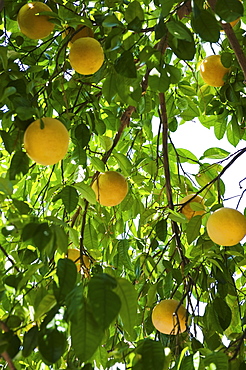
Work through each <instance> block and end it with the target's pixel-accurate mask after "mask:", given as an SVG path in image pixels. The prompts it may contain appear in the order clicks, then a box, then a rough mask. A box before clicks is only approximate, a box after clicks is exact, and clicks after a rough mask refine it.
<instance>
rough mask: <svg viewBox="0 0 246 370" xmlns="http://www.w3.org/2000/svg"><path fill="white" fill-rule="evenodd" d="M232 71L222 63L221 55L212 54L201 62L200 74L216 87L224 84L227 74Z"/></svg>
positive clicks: (207, 82) (204, 79)
mask: <svg viewBox="0 0 246 370" xmlns="http://www.w3.org/2000/svg"><path fill="white" fill-rule="evenodd" d="M229 71H230V69H229V68H226V67H224V66H223V64H222V63H221V56H220V55H210V56H208V57H207V58H205V59H203V61H202V62H201V64H200V74H201V77H202V79H203V81H204V82H205V83H206V84H208V85H210V86H214V87H220V86H223V85H224V83H225V81H224V77H225V75H226V74H227V73H228V72H229Z"/></svg>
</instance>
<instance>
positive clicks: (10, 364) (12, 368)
mask: <svg viewBox="0 0 246 370" xmlns="http://www.w3.org/2000/svg"><path fill="white" fill-rule="evenodd" d="M0 326H1V329H2V330H3V331H4V332H5V333H7V332H8V331H9V328H8V326H7V325H6V324H5V322H3V321H1V320H0ZM1 356H2V358H3V359H4V360H5V361H6V362H7V364H8V367H9V368H10V370H17V369H16V367H15V365H14V363H13V361H12V359H11V357H10V356H9V354H8V352H7V351H3V352H2V353H1Z"/></svg>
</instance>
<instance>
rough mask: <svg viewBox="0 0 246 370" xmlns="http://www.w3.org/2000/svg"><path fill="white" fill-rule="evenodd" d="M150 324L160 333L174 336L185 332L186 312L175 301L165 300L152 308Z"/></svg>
mask: <svg viewBox="0 0 246 370" xmlns="http://www.w3.org/2000/svg"><path fill="white" fill-rule="evenodd" d="M152 322H153V325H154V327H155V328H156V329H157V330H159V331H160V332H161V333H164V334H175V335H176V334H178V333H182V332H183V331H185V330H186V322H187V311H186V309H185V307H184V306H183V305H180V302H179V301H177V300H176V299H165V300H162V301H160V302H159V303H158V304H157V305H156V306H155V307H154V309H153V311H152Z"/></svg>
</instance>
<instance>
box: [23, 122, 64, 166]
mask: <svg viewBox="0 0 246 370" xmlns="http://www.w3.org/2000/svg"><path fill="white" fill-rule="evenodd" d="M68 144H69V134H68V131H67V129H66V127H65V126H64V125H63V123H62V122H61V121H59V120H57V119H55V118H50V117H44V118H42V119H37V120H36V121H34V122H32V123H31V124H30V125H29V126H28V127H27V129H26V131H25V134H24V147H25V150H26V152H27V154H28V156H29V157H30V158H31V159H32V160H33V161H35V162H37V163H39V164H43V165H45V166H47V165H52V164H55V163H57V162H59V161H60V160H61V159H63V158H64V157H65V155H66V153H67V150H68Z"/></svg>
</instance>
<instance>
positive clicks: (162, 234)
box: [155, 219, 167, 242]
mask: <svg viewBox="0 0 246 370" xmlns="http://www.w3.org/2000/svg"><path fill="white" fill-rule="evenodd" d="M155 231H156V235H157V237H158V238H159V239H160V240H161V241H163V242H164V241H165V240H166V237H167V221H166V220H164V219H162V220H160V221H158V222H157V224H156V225H155Z"/></svg>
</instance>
